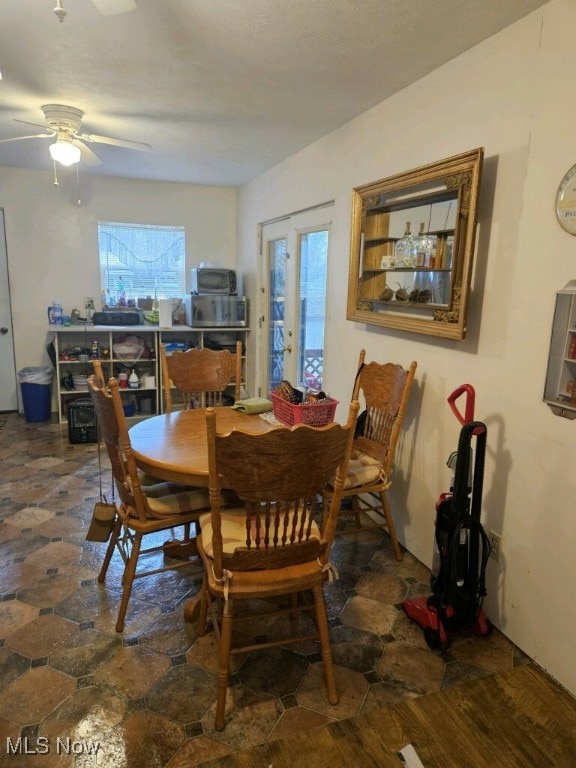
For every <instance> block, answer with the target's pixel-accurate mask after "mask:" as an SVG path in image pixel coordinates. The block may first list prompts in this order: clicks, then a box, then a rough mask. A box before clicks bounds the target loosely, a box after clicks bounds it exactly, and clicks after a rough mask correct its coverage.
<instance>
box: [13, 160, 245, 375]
mask: <svg viewBox="0 0 576 768" xmlns="http://www.w3.org/2000/svg"><path fill="white" fill-rule="evenodd" d="M59 181H60V184H59V186H58V187H55V186H54V185H53V177H52V175H51V174H49V173H43V172H39V171H30V170H21V169H14V168H0V207H2V208H4V212H5V220H6V241H7V251H8V269H9V279H10V289H11V304H12V319H13V324H14V345H15V350H16V368H17V370H20V369H21V368H23V367H24V366H29V365H33V366H34V365H42V364H47V363H48V362H49V360H48V357H47V354H46V351H45V344H46V342H47V341H49V340H50V339H51V334H47V333H46V332H47V330H48V329H47V326H48V319H47V314H46V310H47V308H48V306H50V305H51V304H52V300H53V299H54V298H58V299H60V300H61V302H62V305H63V308H64V313H65V314H69V313H70V310H72V309H73V308H78V309H80V311H81V312H82V314H84V297H85V296H92V297H93V298H94V300H95V305H96V308H97V309H100V304H101V301H100V268H99V260H98V228H97V225H98V221H119V222H132V223H137V224H160V225H180V226H184V227H185V228H186V264H187V287H188V268H189V267H192V266H196V265H198V264H199V263H200V262H201V261H202V260H204V261H218V262H222V264H224V265H225V266H231V267H233V266H235V264H236V196H237V193H236V190H234V189H231V188H220V187H200V186H192V185H186V184H167V183H160V182H142V181H132V180H128V179H117V178H106V177H94V176H82V172H80V183H79V184H78V183H77V181H76V173H75V170H69V171H68V173H67V174H66V172H61V173H60V179H59ZM78 200H80V204H79V203H78Z"/></svg>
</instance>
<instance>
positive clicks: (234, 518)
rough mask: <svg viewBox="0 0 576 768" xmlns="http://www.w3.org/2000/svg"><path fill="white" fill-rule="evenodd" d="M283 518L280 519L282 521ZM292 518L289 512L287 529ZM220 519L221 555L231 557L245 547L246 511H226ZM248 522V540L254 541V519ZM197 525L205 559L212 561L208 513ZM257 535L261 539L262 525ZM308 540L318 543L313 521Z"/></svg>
mask: <svg viewBox="0 0 576 768" xmlns="http://www.w3.org/2000/svg"><path fill="white" fill-rule="evenodd" d="M284 516H285V515H284ZM284 516H283V517H284ZM283 517H282V518H281V519H283ZM292 517H293V512H291V513H290V514H289V517H288V521H287V522H288V526H287V527H288V528H290V526H291V522H292ZM220 519H221V531H222V550H223V553H224V554H226V555H233V554H234V552H235V551H236V550H237V549H238V548H239V547H245V546H246V510H245V509H244V508H242V509H229V510H226V511H225V512H221V513H220ZM250 522H251V529H250V540H251V541H254V539H255V538H256V534H257V530H256V519H255V517H254V516H253V517H252V518H251V521H250ZM198 524H199V525H200V531H201V532H202V537H203V541H204V552H205V553H206V555H207V557H209V558H211V559H212V558H213V557H214V553H213V549H212V516H211V514H210V512H207V513H205V514H203V515H200V518H199V520H198ZM258 533H259V536H260V538H261V539H263V538H264V536H265V530H264V528H263V526H262V525H261V526H260V530H259V532H258ZM310 538H311V539H316V540H317V541H320V529H319V528H318V525H317V524H316V522H315V521H314V520H312V526H311V530H310Z"/></svg>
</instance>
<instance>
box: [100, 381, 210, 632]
mask: <svg viewBox="0 0 576 768" xmlns="http://www.w3.org/2000/svg"><path fill="white" fill-rule="evenodd" d="M88 387H89V392H90V397H91V399H92V402H93V404H94V410H95V413H96V419H97V422H98V430H99V435H100V438H101V440H102V441H103V442H104V444H105V445H106V449H107V452H108V456H109V459H110V463H111V465H112V475H113V478H114V483H115V486H116V489H117V491H118V497H119V498H118V503H117V518H116V523H115V525H114V528H113V530H112V534H111V537H110V541H109V543H108V548H107V549H106V554H105V556H104V562H103V563H102V567H101V569H100V573H99V575H98V581H99V582H100V583H102V582H103V581H104V580H105V578H106V573H107V571H108V566H109V565H110V560H111V558H112V555H113V554H114V551H115V550H117V551H118V553H119V554H120V556H121V557H122V559H123V561H124V572H123V574H122V587H123V591H122V598H121V601H120V607H119V611H118V618H117V621H116V631H117V632H122V630H123V629H124V620H125V617H126V610H127V608H128V601H129V600H130V595H131V593H132V585H133V583H134V580H135V579H139V578H142V577H144V576H149V575H151V574H155V573H160V572H162V571H167V570H172V569H175V568H181V567H183V566H185V565H188V564H189V561H188V560H187V561H178V562H174V561H172V560H170V562H166V561H165V560H162V561H161V562H160V563H158V558H157V557H156V558H154V557H151V560H152V564H151V566H149V567H147V566H146V565H145V564H144V563H143V562H141V561H144V562H145V558H148V559H150V558H149V556H153V553H161V552H163V551H164V552H165V551H166V550H165V549H164V546H163V545H164V542H162V543H158V542H155V544H154V545H153V546H151V547H149V548H147V549H142V544H143V539H144V537H145V536H146V535H148V534H153V533H157V532H159V531H162V532H164V531H165V532H167V533H169V534H170V535H171V534H172V531H173V530H174V529H175V528H179V527H183V530H184V532H185V536H184V538H185V537H186V532H188V531H189V530H190V524H191V523H196V522H197V521H198V517H199V513H200V511H201V510H206V508H207V507H208V506H209V499H208V493H207V491H206V489H205V488H197V489H188V490H178V491H176V492H170V491H171V490H174V489H173V488H172V487H171V484H169V483H162V482H157V483H155V484H153V485H149V486H143V485H142V484H141V475H140V474H139V472H138V470H137V467H136V461H135V459H134V455H133V452H132V446H131V444H130V436H129V434H128V427H127V424H126V418H125V416H124V410H123V408H122V399H121V396H120V392H119V391H118V382H117V381H116V379H115V378H111V379H110V380H109V381H108V384H107V385H106V384H105V383H104V382H103V381H102V379H99V378H98V377H96V376H95V375H92V376H90V377H89V378H88ZM193 543H194V542H192V541H188V544H189V545H190V547H189V549H190V550H192V551H193V550H195V549H196V548H195V547H194V546H192V545H193Z"/></svg>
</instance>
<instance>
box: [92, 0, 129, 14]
mask: <svg viewBox="0 0 576 768" xmlns="http://www.w3.org/2000/svg"><path fill="white" fill-rule="evenodd" d="M92 2H93V3H94V5H95V6H96V8H97V9H98V10H99V11H100V13H101V14H102V15H103V16H114V15H115V14H117V13H125V12H126V11H133V10H134V9H135V8H136V3H135V2H134V0H92Z"/></svg>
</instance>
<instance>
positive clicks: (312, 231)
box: [259, 205, 333, 397]
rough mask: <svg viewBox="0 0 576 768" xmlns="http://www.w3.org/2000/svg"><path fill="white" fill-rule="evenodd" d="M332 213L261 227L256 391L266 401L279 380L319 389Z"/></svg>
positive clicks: (305, 215) (313, 213)
mask: <svg viewBox="0 0 576 768" xmlns="http://www.w3.org/2000/svg"><path fill="white" fill-rule="evenodd" d="M332 208H333V206H332V205H327V206H322V207H321V208H314V209H312V210H308V211H304V212H302V213H298V214H294V215H292V216H289V217H287V218H285V219H281V220H278V221H274V222H270V223H267V224H264V225H263V226H262V254H261V272H260V274H261V297H262V303H261V314H260V326H261V344H260V349H261V358H260V365H259V370H260V375H259V389H260V394H261V395H262V396H264V397H266V396H267V395H268V392H270V390H272V389H275V388H276V387H277V386H278V384H279V383H280V382H281V381H282V380H283V379H287V380H288V381H289V382H290V383H291V384H292V385H293V386H306V387H308V388H311V389H322V380H323V374H324V327H325V320H326V277H327V270H328V260H329V256H328V254H329V241H330V223H331V219H332Z"/></svg>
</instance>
